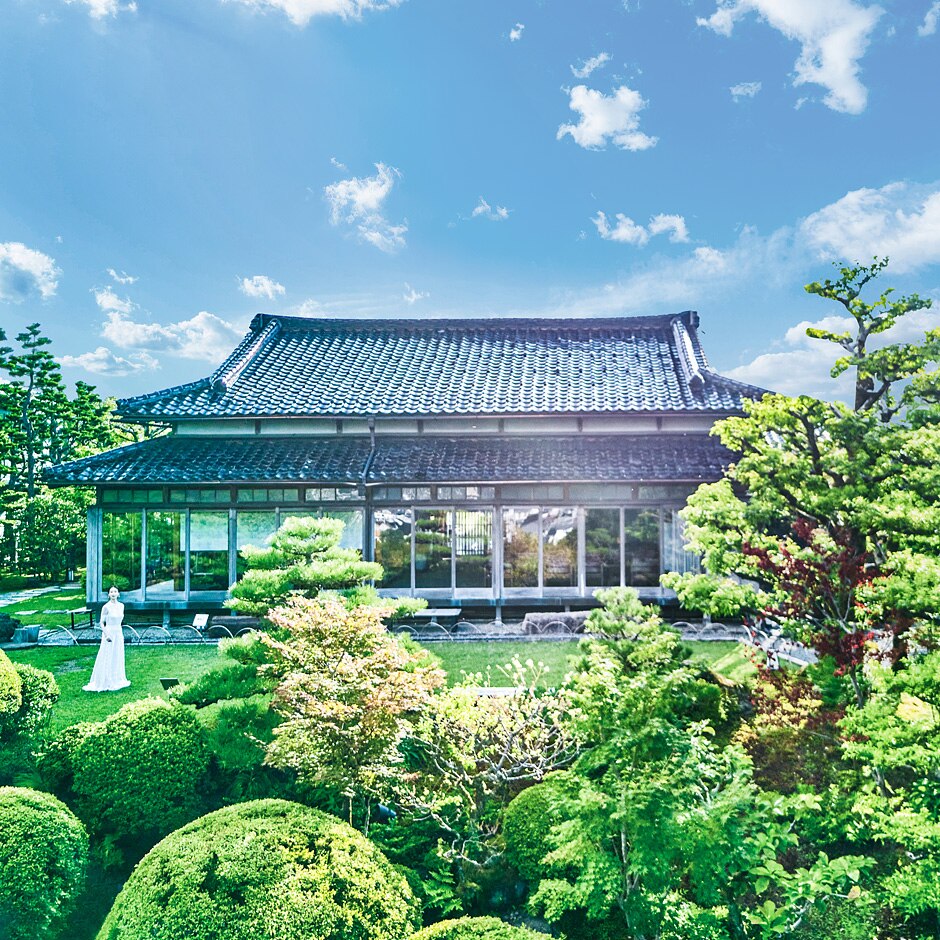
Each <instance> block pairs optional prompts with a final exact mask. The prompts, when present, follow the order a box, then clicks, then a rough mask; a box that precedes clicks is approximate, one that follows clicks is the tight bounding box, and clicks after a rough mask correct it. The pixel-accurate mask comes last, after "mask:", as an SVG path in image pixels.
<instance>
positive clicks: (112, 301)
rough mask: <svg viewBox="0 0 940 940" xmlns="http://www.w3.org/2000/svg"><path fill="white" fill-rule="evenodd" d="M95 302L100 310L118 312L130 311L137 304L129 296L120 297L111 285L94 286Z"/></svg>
mask: <svg viewBox="0 0 940 940" xmlns="http://www.w3.org/2000/svg"><path fill="white" fill-rule="evenodd" d="M91 292H92V293H93V294H94V295H95V303H96V304H97V305H98V309H99V310H103V311H105V313H107V312H108V311H111V310H113V311H115V312H116V313H130V312H131V311H132V310H133V309H134V307H135V306H136V305H135V304H134V303H133V302H132V301H131V300H130V298H128V297H118V295H117V294H115V293H114V291H113V290H111V288H110V287H104V288H92V291H91Z"/></svg>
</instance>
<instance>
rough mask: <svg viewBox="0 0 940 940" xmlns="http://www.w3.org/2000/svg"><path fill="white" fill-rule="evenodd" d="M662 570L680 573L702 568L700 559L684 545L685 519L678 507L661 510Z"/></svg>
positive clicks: (696, 571) (696, 572)
mask: <svg viewBox="0 0 940 940" xmlns="http://www.w3.org/2000/svg"><path fill="white" fill-rule="evenodd" d="M663 556H664V557H663V570H664V571H678V572H679V573H680V574H687V573H689V572H692V573H694V574H698V572H700V571H701V570H702V559H701V557H700V556H699V555H696V554H695V552H690V551H688V550H687V549H686V547H685V521H684V520H683V519H682V517H681V516H680V515H679V510H678V509H665V510H663Z"/></svg>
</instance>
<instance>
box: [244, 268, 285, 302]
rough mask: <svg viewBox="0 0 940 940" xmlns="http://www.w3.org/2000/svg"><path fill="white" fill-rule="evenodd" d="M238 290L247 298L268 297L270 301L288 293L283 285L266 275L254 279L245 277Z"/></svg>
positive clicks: (258, 275)
mask: <svg viewBox="0 0 940 940" xmlns="http://www.w3.org/2000/svg"><path fill="white" fill-rule="evenodd" d="M238 289H239V290H240V291H241V292H242V293H243V294H244V295H245V296H246V297H267V299H268V300H274V298H275V297H278V296H281V295H283V294H284V293H285V292H286V288H285V287H284V285H283V284H279V283H278V282H277V281H275V280H273V279H272V278H270V277H268V276H267V275H266V274H256V275H254V277H243V278H242V279H241V282H240V283H239V285H238Z"/></svg>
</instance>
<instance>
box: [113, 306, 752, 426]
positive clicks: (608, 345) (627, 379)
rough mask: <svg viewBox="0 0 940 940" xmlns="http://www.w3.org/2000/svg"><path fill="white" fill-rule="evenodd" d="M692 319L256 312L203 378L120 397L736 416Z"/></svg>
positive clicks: (424, 411) (748, 388) (301, 412)
mask: <svg viewBox="0 0 940 940" xmlns="http://www.w3.org/2000/svg"><path fill="white" fill-rule="evenodd" d="M697 327H698V314H696V313H695V312H693V311H686V312H684V313H680V314H676V315H673V316H661V317H620V318H605V319H567V320H562V319H531V318H529V319H499V318H490V319H481V320H333V319H315V318H305V317H282V316H273V315H269V314H258V315H257V316H256V317H255V318H254V319H253V320H252V322H251V328H250V330H249V332H248V334H247V335H246V336H245V338H244V339H243V340H242V341H241V343H240V344H239V345H238V346H237V348H236V349H235V350H234V352H232V354H231V355H230V356H229V357H228V358H227V359H226V360H225V362H223V363H222V365H221V366H219V368H218V369H217V370H216V371H215V372H214V373H213V374H212V375H211V376H209V377H208V378H205V379H200V380H198V381H196V382H190V383H189V384H187V385H179V386H176V387H175V388H169V389H164V390H163V391H159V392H154V393H152V394H149V395H141V396H138V397H136V398H127V399H124V400H122V401H120V402H118V412H119V413H120V414H121V415H122V416H123V417H125V418H129V419H138V420H168V421H174V420H182V419H189V418H205V417H218V418H261V417H293V416H298V417H299V416H322V417H337V418H342V417H373V416H377V417H383V416H390V417H408V416H411V417H425V416H428V417H429V416H434V415H441V416H443V415H535V414H543V415H544V414H547V415H558V414H569V415H570V414H577V415H587V414H617V413H636V412H655V413H663V412H683V411H691V412H706V413H715V414H727V413H733V412H738V411H740V410H741V402H742V399H743V398H746V397H754V396H760V395H762V394H763V392H764V390H763V389H759V388H755V387H754V386H752V385H745V384H744V383H741V382H736V381H734V380H733V379H728V378H725V377H724V376H721V375H718V374H717V373H715V372H712V371H711V369H710V368H709V366H708V361H707V359H706V358H705V353H704V352H703V350H702V346H701V343H700V341H699V337H698V329H697Z"/></svg>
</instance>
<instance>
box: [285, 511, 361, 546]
mask: <svg viewBox="0 0 940 940" xmlns="http://www.w3.org/2000/svg"><path fill="white" fill-rule="evenodd" d="M291 515H294V514H293V513H291ZM317 515H318V516H320V517H321V518H326V519H339V520H340V521H341V522H342V523H344V528H343V535H342V538H341V539H340V540H339V546H340V548H356V549H358V550H359V551H362V527H363V525H364V519H365V513H364V512H363V511H362V510H361V509H324V510H321V511H320V512H318V513H317Z"/></svg>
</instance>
